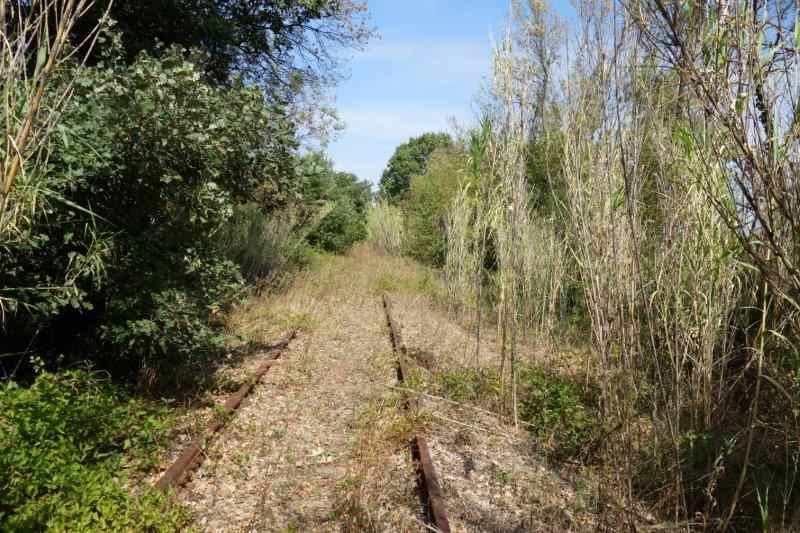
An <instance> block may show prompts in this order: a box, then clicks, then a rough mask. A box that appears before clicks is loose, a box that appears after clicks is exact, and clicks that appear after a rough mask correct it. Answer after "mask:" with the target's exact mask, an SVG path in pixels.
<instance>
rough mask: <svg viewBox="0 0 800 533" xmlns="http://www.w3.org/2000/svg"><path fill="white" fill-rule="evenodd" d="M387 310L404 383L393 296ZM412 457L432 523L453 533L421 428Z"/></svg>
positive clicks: (445, 532)
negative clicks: (393, 311) (393, 309)
mask: <svg viewBox="0 0 800 533" xmlns="http://www.w3.org/2000/svg"><path fill="white" fill-rule="evenodd" d="M383 309H384V311H385V312H386V323H387V325H388V326H389V336H390V340H391V342H392V350H393V351H394V353H395V355H396V356H397V379H398V380H399V381H400V382H401V383H402V382H403V380H404V379H405V377H406V376H408V375H409V374H408V371H407V369H406V363H407V350H406V346H405V344H403V340H402V337H401V334H400V326H399V325H398V324H397V323H396V322H395V320H394V318H393V317H392V302H391V300H390V299H389V296H388V295H386V294H384V295H383ZM416 404H417V400H416V399H415V398H408V400H407V401H406V408H416V407H417V405H416ZM412 458H413V459H414V462H415V467H416V470H417V476H418V479H419V485H420V489H421V492H422V495H423V498H424V500H425V505H426V506H427V511H428V517H429V519H430V520H431V522H432V524H433V525H434V526H435V527H436V528H437V529H438V530H439V531H441V532H442V533H450V531H451V530H450V521H449V520H448V518H447V507H446V505H445V501H444V494H443V492H442V488H441V486H440V484H439V478H438V476H437V475H436V468H435V467H434V465H433V459H432V457H431V454H430V450H429V448H428V442H427V440H426V439H425V436H424V435H423V434H422V433H420V432H419V431H417V432H416V433H415V436H414V442H413V443H412Z"/></svg>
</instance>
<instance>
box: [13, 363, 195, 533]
mask: <svg viewBox="0 0 800 533" xmlns="http://www.w3.org/2000/svg"><path fill="white" fill-rule="evenodd" d="M164 420H165V412H164V410H163V409H161V408H156V407H151V406H148V405H146V404H144V403H141V402H137V401H134V400H130V399H127V398H126V397H125V396H124V395H123V394H121V392H120V391H119V390H118V389H117V388H115V387H113V386H111V385H110V384H109V383H108V382H107V381H106V380H103V379H101V378H100V377H99V376H98V375H97V374H92V373H88V372H85V371H69V372H64V373H62V374H60V375H53V374H49V373H46V372H45V373H42V374H40V375H39V376H38V377H37V378H36V381H35V382H34V383H33V384H32V385H31V386H30V387H27V388H25V387H21V386H20V385H18V384H16V383H14V382H6V383H4V384H3V385H2V386H0V429H1V430H0V529H2V530H4V531H76V530H80V531H142V530H152V531H179V530H180V529H181V527H182V525H183V524H184V522H185V518H186V516H185V513H184V512H182V511H181V510H180V509H176V508H173V507H172V506H171V505H170V503H169V502H168V501H167V500H166V498H165V497H164V496H160V495H157V494H154V493H152V494H151V493H145V494H143V495H142V496H141V497H139V498H134V497H132V496H130V495H129V494H128V492H127V490H126V488H125V486H124V485H125V482H126V475H125V471H126V470H128V471H132V472H136V471H140V470H142V469H145V468H147V467H149V466H151V465H153V464H154V463H153V461H154V457H155V456H154V454H155V452H156V451H157V450H158V449H159V448H160V447H161V446H162V444H163V442H164V440H165V438H166V436H167V427H166V425H165V422H164ZM126 458H128V459H127V462H126Z"/></svg>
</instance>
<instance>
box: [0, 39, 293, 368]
mask: <svg viewBox="0 0 800 533" xmlns="http://www.w3.org/2000/svg"><path fill="white" fill-rule="evenodd" d="M63 76H64V79H65V80H68V79H72V78H73V77H74V78H75V84H74V87H73V96H72V100H71V101H70V103H69V105H68V106H67V107H66V109H65V110H64V113H63V115H61V117H60V121H59V125H58V130H57V135H54V136H53V139H52V143H51V146H50V147H49V157H48V159H47V167H46V169H44V170H43V171H42V172H38V173H32V174H30V175H28V174H26V175H25V178H24V179H23V180H22V181H20V183H19V184H18V185H19V187H18V190H19V192H20V194H38V196H39V198H40V200H39V203H38V204H37V205H40V209H39V211H38V212H37V213H34V214H31V216H30V224H29V225H28V226H27V229H26V231H25V232H24V233H20V234H15V235H4V236H3V237H2V238H0V303H2V304H3V305H4V308H5V309H4V311H6V313H5V314H4V316H3V317H0V319H3V318H4V319H5V320H6V321H7V326H8V327H6V328H5V329H4V330H3V331H2V332H0V339H2V340H0V344H2V345H4V348H5V347H8V350H7V351H9V352H16V351H25V350H30V349H31V345H32V344H33V350H34V351H36V352H37V353H42V354H43V356H44V357H45V358H46V359H48V360H51V361H52V360H54V358H55V356H56V355H58V354H59V353H61V352H62V351H64V347H65V346H69V345H74V346H80V347H81V349H80V350H75V351H76V352H80V353H79V354H68V355H76V356H77V355H79V357H80V358H86V357H87V356H88V357H89V358H92V359H95V360H97V359H99V358H100V357H105V358H109V359H114V358H118V359H121V363H122V364H124V365H126V366H131V367H133V368H137V367H140V366H141V364H140V363H141V362H142V361H144V362H145V363H146V364H148V365H150V364H151V361H159V362H164V361H169V362H170V364H171V365H173V366H180V365H182V364H183V363H185V362H192V361H193V360H194V359H193V358H203V357H207V356H210V355H213V354H214V353H217V352H218V351H219V347H220V337H219V328H218V327H217V326H216V325H215V324H214V321H213V320H211V319H210V316H211V315H212V314H213V313H214V312H215V311H217V310H218V309H219V308H220V307H224V306H226V305H227V304H229V303H231V302H232V300H233V298H234V297H235V296H236V295H237V294H238V293H239V291H240V290H241V287H242V283H241V282H242V279H241V275H240V273H239V268H238V266H237V265H236V264H235V263H234V262H233V261H231V260H230V258H229V257H227V256H226V254H225V253H224V251H223V250H221V249H220V247H219V246H218V243H217V238H218V236H219V235H220V233H221V231H222V230H223V228H225V227H226V225H227V224H228V223H229V220H230V219H231V217H232V216H233V213H234V208H235V206H236V205H237V204H239V203H242V202H245V201H256V202H258V205H259V209H260V210H261V211H262V212H264V213H269V212H271V211H274V210H276V209H278V208H280V207H282V206H284V205H285V204H286V203H287V202H288V201H289V199H294V198H295V196H296V194H295V193H296V187H297V186H298V184H299V183H298V182H299V180H298V178H297V176H296V174H295V170H294V165H295V158H294V150H295V147H296V141H295V138H294V131H293V127H292V126H291V124H290V123H289V120H288V118H287V117H286V116H285V113H284V112H283V110H281V109H279V108H275V107H271V106H268V105H266V104H265V101H264V97H263V94H262V93H261V92H260V91H259V90H257V89H256V88H253V87H250V86H247V85H245V84H244V83H242V82H240V81H233V82H232V83H231V84H230V85H227V86H213V85H210V84H208V83H206V82H204V81H203V77H202V73H201V72H200V71H199V70H198V68H197V67H195V66H194V65H193V64H192V63H191V62H189V61H187V59H186V57H185V54H184V53H183V52H181V51H178V50H168V51H165V52H164V54H163V56H162V57H160V58H158V59H156V58H152V57H149V56H148V55H145V54H143V55H141V56H139V58H138V59H137V60H136V61H135V62H133V63H132V64H130V65H126V64H125V63H123V62H120V61H118V60H116V59H113V58H111V59H107V60H106V61H104V62H101V63H100V64H98V65H97V66H95V67H91V68H74V69H71V68H66V67H65V69H64V73H63ZM59 86H60V83H54V90H57V89H58V88H59ZM26 191H28V192H27V193H26ZM36 191H38V192H36ZM77 336H80V339H79V341H80V342H76V339H75V338H76V337H77ZM50 339H59V341H58V344H57V345H55V343H52V344H51V343H50V342H49V340H50ZM4 351H5V350H4ZM98 354H102V355H98ZM120 356H121V357H120ZM108 367H109V368H114V367H113V366H111V365H109V366H108ZM165 375H166V374H165Z"/></svg>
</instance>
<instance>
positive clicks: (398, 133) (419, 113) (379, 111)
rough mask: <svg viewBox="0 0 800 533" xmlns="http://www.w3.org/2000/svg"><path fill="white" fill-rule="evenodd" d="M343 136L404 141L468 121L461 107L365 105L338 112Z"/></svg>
mask: <svg viewBox="0 0 800 533" xmlns="http://www.w3.org/2000/svg"><path fill="white" fill-rule="evenodd" d="M339 116H340V117H341V118H342V120H343V121H344V123H345V126H346V129H345V135H347V136H348V137H360V138H365V139H372V140H401V142H402V140H405V139H407V138H408V137H413V136H415V135H420V134H422V133H426V132H430V131H447V130H449V129H450V122H451V120H452V119H455V120H457V121H459V122H465V121H468V120H469V118H470V117H469V109H465V108H464V107H463V106H458V107H456V106H453V107H450V108H448V107H442V106H423V105H405V106H375V105H373V106H365V107H359V108H349V109H348V108H346V109H342V110H340V111H339Z"/></svg>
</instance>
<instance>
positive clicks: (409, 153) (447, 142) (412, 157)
mask: <svg viewBox="0 0 800 533" xmlns="http://www.w3.org/2000/svg"><path fill="white" fill-rule="evenodd" d="M452 146H453V139H452V138H451V137H450V136H449V135H448V134H446V133H425V134H423V135H420V136H419V137H412V138H411V139H409V140H408V141H407V142H405V143H403V144H401V145H400V146H398V147H397V149H396V150H395V151H394V154H393V155H392V157H391V159H389V162H388V163H387V165H386V169H385V170H384V171H383V175H382V176H381V182H380V193H381V195H382V196H385V197H387V198H388V199H389V200H391V201H396V200H399V199H401V198H403V197H405V196H406V195H407V194H408V190H409V187H410V185H411V178H412V177H414V176H419V175H422V174H424V173H425V170H426V169H427V165H428V160H429V159H430V156H431V154H433V152H434V151H436V150H437V149H439V148H451V147H452Z"/></svg>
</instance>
